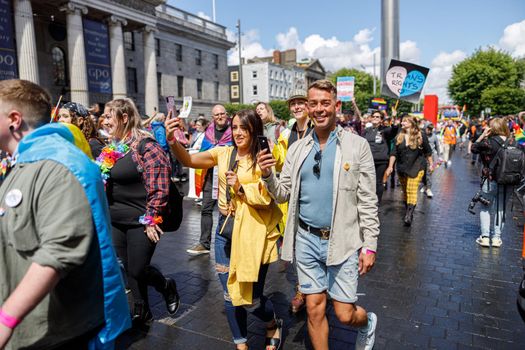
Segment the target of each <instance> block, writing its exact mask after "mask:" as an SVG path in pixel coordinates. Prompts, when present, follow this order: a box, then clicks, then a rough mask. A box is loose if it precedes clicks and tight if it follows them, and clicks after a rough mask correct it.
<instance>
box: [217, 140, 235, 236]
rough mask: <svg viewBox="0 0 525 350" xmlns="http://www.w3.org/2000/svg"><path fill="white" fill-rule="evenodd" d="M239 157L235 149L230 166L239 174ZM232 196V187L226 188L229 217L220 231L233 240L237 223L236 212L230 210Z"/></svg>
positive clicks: (226, 217) (222, 234) (230, 169)
mask: <svg viewBox="0 0 525 350" xmlns="http://www.w3.org/2000/svg"><path fill="white" fill-rule="evenodd" d="M236 157H237V148H234V149H233V151H232V154H231V156H230V163H229V164H228V169H229V171H234V172H237V165H238V162H237V161H236V160H235V158H236ZM231 200H232V198H231V194H230V186H229V185H227V186H226V202H227V205H228V215H227V216H224V215H222V216H223V217H224V222H223V223H222V226H221V229H220V230H219V234H220V235H221V236H223V237H224V238H226V239H228V240H231V239H232V235H233V224H234V223H235V212H233V211H232V210H231V208H230V205H231Z"/></svg>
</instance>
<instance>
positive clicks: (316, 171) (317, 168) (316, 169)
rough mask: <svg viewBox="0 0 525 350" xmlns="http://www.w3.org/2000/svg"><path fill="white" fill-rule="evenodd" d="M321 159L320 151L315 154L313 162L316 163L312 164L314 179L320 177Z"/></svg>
mask: <svg viewBox="0 0 525 350" xmlns="http://www.w3.org/2000/svg"><path fill="white" fill-rule="evenodd" d="M321 159H322V154H321V151H317V152H315V156H314V160H315V162H316V163H315V164H314V167H313V171H314V175H315V177H317V178H319V177H320V176H321Z"/></svg>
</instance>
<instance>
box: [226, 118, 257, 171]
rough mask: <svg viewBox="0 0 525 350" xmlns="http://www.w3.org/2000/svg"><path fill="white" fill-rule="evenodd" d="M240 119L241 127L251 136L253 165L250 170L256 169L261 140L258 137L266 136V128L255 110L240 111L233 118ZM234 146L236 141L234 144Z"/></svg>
mask: <svg viewBox="0 0 525 350" xmlns="http://www.w3.org/2000/svg"><path fill="white" fill-rule="evenodd" d="M235 117H238V118H239V121H240V122H241V126H242V127H243V128H246V130H248V133H249V134H250V156H251V158H252V165H251V167H250V168H255V165H256V164H257V153H258V152H259V140H258V138H257V136H262V135H264V131H263V130H264V126H263V122H262V120H261V118H259V116H258V115H257V113H256V112H255V111H254V110H253V109H243V110H240V111H238V112H237V113H236V114H235V115H234V116H233V118H235ZM233 144H234V146H235V147H237V145H236V144H235V140H234V142H233Z"/></svg>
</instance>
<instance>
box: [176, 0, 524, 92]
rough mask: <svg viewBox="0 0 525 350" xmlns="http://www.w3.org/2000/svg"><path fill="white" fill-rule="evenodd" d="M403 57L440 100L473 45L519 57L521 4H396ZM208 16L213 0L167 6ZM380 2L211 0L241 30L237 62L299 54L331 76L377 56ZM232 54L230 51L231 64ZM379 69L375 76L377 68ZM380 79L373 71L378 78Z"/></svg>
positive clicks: (504, 0)
mask: <svg viewBox="0 0 525 350" xmlns="http://www.w3.org/2000/svg"><path fill="white" fill-rule="evenodd" d="M399 2H400V20H401V24H400V42H401V59H403V60H408V61H412V62H414V63H418V64H421V65H423V66H427V67H430V68H431V73H430V76H429V79H428V81H427V85H426V87H425V92H426V93H437V94H438V95H439V96H440V99H441V100H442V101H443V102H445V100H446V99H447V96H446V81H447V80H448V77H449V76H450V70H451V68H452V65H453V64H455V63H457V62H459V61H461V60H462V59H464V58H465V57H467V56H468V55H470V54H471V53H472V52H473V51H474V50H475V49H476V48H478V47H486V46H488V45H493V46H496V47H499V48H502V49H505V50H507V51H508V52H510V53H511V54H513V55H514V56H515V57H523V56H525V0H400V1H399ZM168 3H169V4H171V5H173V6H175V7H178V8H180V9H183V10H186V11H188V12H191V13H194V14H200V15H201V16H209V17H211V16H212V0H168ZM380 4H381V0H347V1H343V0H337V1H333V0H332V1H330V0H324V1H313V0H303V1H298V0H280V1H276V0H266V1H252V0H242V1H241V0H216V15H217V22H218V23H219V24H222V25H224V26H226V27H227V28H228V29H229V30H230V31H231V33H230V37H231V38H232V39H234V38H235V36H234V32H235V24H236V22H237V19H238V18H240V19H241V22H242V27H243V41H244V44H243V48H242V52H243V57H244V56H247V57H249V56H263V55H266V54H268V53H270V52H271V51H272V50H273V49H287V48H297V50H298V56H300V57H299V58H302V57H315V58H319V59H320V60H321V62H322V63H323V64H324V65H325V67H326V68H327V69H329V70H336V69H338V68H342V67H356V68H360V67H362V66H365V69H366V70H367V71H369V72H372V71H373V64H372V62H373V61H372V57H373V55H374V54H376V55H377V57H379V47H380V45H381V44H380V34H381V23H380V21H381V11H380ZM236 56H237V53H236V51H235V50H231V51H230V63H236ZM377 71H378V70H377ZM377 74H379V73H377Z"/></svg>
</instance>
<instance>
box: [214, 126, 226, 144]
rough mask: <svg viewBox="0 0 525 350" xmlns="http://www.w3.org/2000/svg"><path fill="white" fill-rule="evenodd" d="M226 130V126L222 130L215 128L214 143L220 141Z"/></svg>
mask: <svg viewBox="0 0 525 350" xmlns="http://www.w3.org/2000/svg"><path fill="white" fill-rule="evenodd" d="M227 129H228V126H226V127H225V128H224V129H222V130H219V129H217V127H215V142H219V141H220V140H221V139H222V136H223V135H224V133H225V132H226V130H227Z"/></svg>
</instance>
